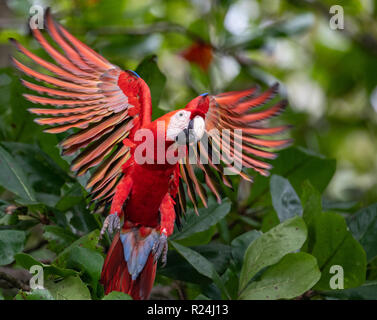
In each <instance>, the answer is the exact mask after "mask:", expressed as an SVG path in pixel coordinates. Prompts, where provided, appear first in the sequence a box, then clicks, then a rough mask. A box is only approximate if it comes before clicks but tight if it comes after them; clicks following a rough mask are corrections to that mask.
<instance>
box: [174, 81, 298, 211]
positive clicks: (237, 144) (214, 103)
mask: <svg viewBox="0 0 377 320" xmlns="http://www.w3.org/2000/svg"><path fill="white" fill-rule="evenodd" d="M277 89H278V85H277V84H276V85H274V86H272V87H271V88H269V89H268V90H267V91H265V92H263V93H261V94H260V93H259V88H258V87H253V88H251V89H248V90H244V91H233V92H227V93H222V94H219V95H216V96H208V95H202V96H199V97H197V98H195V99H194V100H192V101H191V102H190V103H189V104H188V105H187V106H186V109H188V110H200V111H201V112H203V113H205V115H206V116H205V134H204V136H203V138H202V139H201V141H199V142H198V144H197V145H194V146H193V145H190V146H189V153H188V154H189V155H190V156H188V155H187V156H186V157H185V158H184V159H183V160H182V162H181V163H180V171H181V178H182V179H181V180H183V182H184V184H185V185H186V191H187V195H188V197H189V198H190V200H191V201H192V203H193V205H194V208H195V210H197V206H198V198H199V199H200V200H201V201H202V203H203V204H204V206H207V195H206V192H205V188H204V187H203V185H202V184H201V182H200V180H199V179H198V178H197V176H196V175H195V171H194V169H195V168H197V169H199V170H197V171H202V175H203V176H204V181H205V184H206V185H207V186H208V188H209V190H211V192H212V193H213V194H214V195H215V196H216V198H217V200H218V202H220V201H221V198H220V191H219V186H220V181H222V182H223V183H224V184H225V185H226V186H228V187H230V188H232V184H231V181H230V180H229V179H228V177H227V175H226V174H225V169H226V168H227V169H228V170H230V171H233V172H235V171H234V170H237V169H236V168H235V167H234V163H235V162H238V163H239V164H241V165H242V168H252V169H254V170H255V171H256V172H258V173H260V174H262V175H264V176H267V175H268V174H269V169H271V167H272V166H271V165H270V164H269V163H266V162H264V161H263V159H274V158H276V156H277V155H276V153H274V152H273V151H272V150H273V149H279V148H283V147H285V146H287V145H288V144H290V143H291V140H290V139H280V140H272V139H271V138H270V137H271V136H273V135H275V134H279V133H282V132H283V131H285V130H286V129H287V128H289V126H278V127H269V126H268V125H267V123H266V121H265V120H267V119H269V118H271V117H273V116H276V115H278V114H280V113H281V112H282V111H283V110H284V108H285V107H286V105H287V101H286V100H282V101H279V102H277V103H276V104H273V105H272V106H270V107H267V108H263V105H265V104H266V103H267V102H268V101H270V100H272V99H273V98H274V97H275V95H276V92H277ZM216 129H217V130H216ZM224 129H225V130H228V132H229V134H222V132H223V130H224ZM237 130H242V133H241V134H240V133H239V132H237ZM203 160H204V161H203ZM219 160H221V161H219ZM236 173H238V174H239V175H240V176H241V177H242V178H243V179H246V180H248V181H252V179H251V177H249V176H248V175H247V173H246V172H244V171H236ZM181 182H182V181H181ZM184 190H185V188H184V186H183V184H182V183H181V186H180V189H179V192H178V199H177V200H178V201H176V210H177V212H179V213H180V212H184V211H185V203H184V197H185V192H184Z"/></svg>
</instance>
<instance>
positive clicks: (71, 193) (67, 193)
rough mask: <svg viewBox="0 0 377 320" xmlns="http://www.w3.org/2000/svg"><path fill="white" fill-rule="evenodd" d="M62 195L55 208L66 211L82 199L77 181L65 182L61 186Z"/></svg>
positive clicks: (80, 188)
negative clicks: (72, 182)
mask: <svg viewBox="0 0 377 320" xmlns="http://www.w3.org/2000/svg"><path fill="white" fill-rule="evenodd" d="M61 191H62V196H61V198H60V200H59V202H58V203H57V204H56V206H55V208H56V209H58V210H60V211H62V212H66V211H68V210H69V209H71V208H72V207H74V206H75V205H77V204H79V203H80V202H82V201H83V194H82V187H81V185H80V184H79V183H74V184H73V185H71V184H70V183H66V184H65V185H64V186H63V187H62V188H61Z"/></svg>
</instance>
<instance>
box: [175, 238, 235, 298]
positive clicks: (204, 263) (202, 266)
mask: <svg viewBox="0 0 377 320" xmlns="http://www.w3.org/2000/svg"><path fill="white" fill-rule="evenodd" d="M170 243H171V244H172V245H173V247H174V248H175V249H176V250H177V251H178V253H179V254H180V255H182V256H183V257H184V258H185V259H186V260H187V261H188V262H189V263H190V264H191V266H193V267H194V268H195V270H196V271H198V272H199V273H200V274H202V275H204V276H206V277H208V278H210V279H212V280H213V282H214V283H215V284H216V285H217V286H218V288H219V289H220V290H221V291H222V292H223V294H224V295H225V296H227V297H229V295H228V293H227V290H226V288H225V285H224V283H223V281H222V279H221V278H220V276H219V274H218V273H217V271H216V269H215V267H214V266H213V264H212V263H211V262H210V261H208V260H207V259H206V258H205V257H203V256H202V255H201V254H200V253H198V252H196V251H194V250H192V249H190V248H187V247H184V246H182V245H180V244H179V243H176V242H174V241H170Z"/></svg>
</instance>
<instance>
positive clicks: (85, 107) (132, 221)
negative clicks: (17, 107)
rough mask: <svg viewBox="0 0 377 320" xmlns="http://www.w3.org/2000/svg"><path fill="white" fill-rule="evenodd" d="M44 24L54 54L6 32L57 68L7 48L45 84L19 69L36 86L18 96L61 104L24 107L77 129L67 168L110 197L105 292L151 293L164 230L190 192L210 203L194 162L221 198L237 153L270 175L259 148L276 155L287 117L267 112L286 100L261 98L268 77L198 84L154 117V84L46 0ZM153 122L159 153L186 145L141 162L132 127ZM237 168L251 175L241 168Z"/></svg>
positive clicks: (67, 142)
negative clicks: (240, 86)
mask: <svg viewBox="0 0 377 320" xmlns="http://www.w3.org/2000/svg"><path fill="white" fill-rule="evenodd" d="M45 29H46V30H47V31H48V34H49V36H50V37H51V39H52V40H53V41H54V42H55V44H56V45H57V46H58V47H59V50H58V49H56V48H55V47H54V46H52V45H51V44H50V43H49V42H48V41H47V40H46V38H45V37H44V36H43V35H42V33H41V31H40V30H39V29H32V30H31V31H32V34H33V36H34V38H35V39H36V40H37V41H38V42H39V44H40V45H41V46H42V47H43V49H44V50H45V51H46V52H47V53H48V54H49V55H50V57H51V58H52V59H53V60H54V61H55V64H54V63H51V62H48V61H46V60H44V59H42V58H40V57H39V56H37V55H35V54H34V53H32V52H30V51H29V50H27V49H26V48H25V47H24V46H22V45H21V44H20V43H19V42H17V41H16V40H14V39H10V40H11V42H13V43H14V45H15V46H16V47H17V49H18V50H19V51H20V52H21V53H22V54H23V55H25V56H26V57H27V58H29V59H31V60H32V61H33V62H35V63H36V64H38V65H39V66H41V67H42V68H44V69H45V70H47V71H48V72H49V73H50V74H51V73H52V74H53V75H54V76H51V75H49V74H46V73H42V72H39V71H36V70H33V69H31V68H30V67H28V66H26V65H24V64H23V63H21V62H20V61H19V60H17V59H16V58H14V57H12V62H13V64H14V65H15V66H16V68H17V69H19V70H20V71H21V72H23V73H24V74H25V75H26V76H28V77H30V78H34V79H35V80H37V81H38V82H42V83H44V84H45V85H39V84H36V83H33V82H30V81H28V80H25V79H21V81H22V83H23V85H24V86H25V87H27V88H28V89H30V90H33V91H35V92H37V93H38V94H40V95H32V94H24V97H25V98H26V99H27V100H29V101H30V102H32V103H35V104H40V105H50V106H55V107H57V108H45V107H42V108H31V109H29V111H30V112H31V113H33V114H37V115H41V116H42V118H38V119H35V122H37V123H38V124H40V125H48V126H51V127H49V128H48V129H46V130H45V132H48V133H55V134H57V133H61V132H66V131H68V130H70V129H74V130H75V132H74V133H72V134H71V135H69V136H68V137H67V138H65V139H64V140H63V141H62V142H61V143H60V146H61V148H62V154H63V155H73V154H77V156H76V157H75V158H74V160H73V161H72V166H71V169H72V171H74V172H75V173H76V174H77V175H78V176H80V175H83V174H85V173H86V172H88V170H89V169H91V170H90V178H89V180H88V182H87V185H86V188H87V190H88V192H89V194H90V198H91V201H92V202H94V203H96V206H97V207H107V206H109V207H110V211H109V215H108V216H107V218H106V219H105V221H104V225H103V228H102V231H101V235H102V234H103V233H104V232H105V230H108V231H109V232H110V233H113V231H116V234H115V236H114V238H113V240H112V244H111V246H110V248H109V250H108V253H107V257H106V259H105V262H104V265H103V269H102V275H101V280H100V281H101V283H102V284H103V285H104V289H105V294H108V293H109V292H111V291H122V292H125V293H127V294H130V295H131V296H132V297H133V298H134V299H148V297H149V295H150V292H151V289H152V287H153V283H154V279H155V275H156V268H157V261H158V260H159V258H160V257H162V260H163V262H164V263H165V262H166V252H167V238H168V237H169V236H170V235H171V234H172V233H173V229H174V223H175V222H176V223H177V225H178V224H180V219H181V216H182V214H184V212H185V210H186V199H185V197H186V194H187V196H188V198H189V199H190V200H191V202H192V204H193V206H194V208H195V210H197V207H198V205H199V204H198V198H199V199H200V201H201V202H202V204H203V205H204V206H206V205H207V194H206V189H205V188H204V187H203V185H202V182H201V181H200V180H199V179H198V178H197V177H196V173H195V171H194V168H195V169H197V171H202V174H203V176H204V182H205V184H206V185H207V190H209V191H211V192H212V193H213V194H214V196H215V197H216V198H217V201H218V202H220V201H221V197H220V191H219V183H218V182H219V180H222V182H223V183H224V184H225V185H226V186H228V187H232V185H231V181H230V180H229V178H228V177H227V175H226V174H224V171H225V169H231V168H232V166H231V163H230V162H229V161H228V160H229V159H235V160H238V161H240V163H241V164H242V168H252V169H254V170H255V171H257V172H259V173H260V174H262V175H268V170H269V169H270V168H271V165H270V164H268V163H266V162H263V161H262V160H261V158H266V159H274V158H275V157H276V153H274V152H272V150H271V148H273V149H276V148H282V147H285V146H287V145H288V144H289V143H290V140H289V139H280V140H271V139H269V138H268V136H271V135H275V134H279V133H281V132H283V131H285V130H286V129H287V128H288V126H285V125H284V126H276V127H268V126H266V121H263V120H266V119H268V118H270V117H273V116H276V115H278V114H279V113H280V112H281V111H282V110H283V109H284V108H285V106H286V105H287V102H286V101H285V100H282V101H279V102H277V103H276V104H274V105H273V106H272V107H268V108H262V109H261V108H258V107H260V106H262V105H263V104H264V103H266V102H267V101H269V100H270V99H272V98H274V96H275V95H276V93H277V89H278V88H277V85H274V86H272V87H271V88H269V89H268V90H267V91H265V92H263V93H260V92H259V89H258V87H257V86H255V87H252V88H250V89H247V90H243V91H233V92H227V93H221V94H217V95H209V94H202V95H200V96H198V97H197V98H195V99H193V100H192V101H190V102H189V103H188V104H187V105H186V107H184V108H181V109H178V110H174V111H172V112H169V113H167V114H165V115H164V116H162V117H160V118H159V119H156V120H155V121H152V119H151V116H152V103H151V93H150V89H149V87H148V85H147V84H146V83H145V82H144V80H143V79H142V78H141V77H140V76H139V75H138V74H136V73H135V72H134V71H131V70H125V71H124V70H121V69H120V68H119V67H117V66H115V65H113V64H111V63H110V62H109V61H107V60H106V59H105V58H103V57H102V56H101V55H99V54H98V53H97V52H95V51H94V50H92V49H91V48H89V47H88V46H86V45H85V44H84V43H82V42H81V41H80V40H78V39H76V38H75V37H74V36H72V35H71V34H70V33H69V32H68V31H67V30H66V29H65V28H64V27H63V26H61V25H60V24H58V23H56V22H55V21H54V20H53V18H52V16H51V14H50V11H49V9H47V10H46V14H45ZM46 84H47V85H46ZM255 109H256V110H255ZM158 123H163V124H164V126H162V127H164V129H163V130H164V131H163V132H162V139H163V140H164V145H163V147H162V148H163V153H164V154H166V153H167V151H168V148H170V147H172V146H181V147H182V146H183V147H184V148H185V149H184V150H185V152H184V154H183V157H182V156H181V157H178V159H177V160H176V161H175V162H174V161H173V162H172V163H170V162H169V163H166V162H165V163H162V164H161V163H157V162H156V161H148V162H146V163H139V162H138V161H137V159H136V158H135V154H136V152H137V148H138V146H140V145H141V144H142V143H144V141H143V140H142V139H141V140H140V139H136V136H137V135H138V132H139V131H140V130H141V129H147V130H149V132H151V133H152V137H153V139H154V140H157V139H158V135H159V134H158V133H159V132H158V131H159V129H158V128H159V125H158ZM212 129H218V130H220V131H221V130H225V129H228V130H233V131H232V133H231V134H230V135H228V136H227V137H228V138H224V137H222V136H220V135H217V134H212V133H211V132H212ZM235 129H238V131H237V130H235ZM240 130H242V131H241V132H242V134H240V133H239V132H240ZM160 133H161V132H160ZM182 135H183V136H185V137H186V138H187V139H186V140H184V142H183V143H179V142H178V140H179V139H178V137H179V136H182ZM160 136H161V134H160ZM203 138H206V139H207V141H208V143H207V144H205V143H203ZM225 140H228V141H225ZM237 141H238V142H237ZM227 142H228V143H227ZM229 143H230V144H229ZM232 143H233V146H232ZM151 146H152V148H153V152H152V153H151V154H152V156H150V157H152V160H156V156H157V152H156V149H157V147H156V144H153V143H152V144H151ZM193 147H197V148H196V150H199V151H200V154H201V156H200V157H199V156H198V154H197V153H195V152H194V157H193V159H194V160H192V159H191V160H190V161H189V156H188V153H189V150H191V149H193ZM160 149H161V148H160ZM160 151H161V150H160ZM220 153H221V154H222V161H221V162H220V163H216V161H214V160H213V157H214V155H215V156H219V154H220ZM174 154H176V153H174ZM202 158H204V159H206V160H207V161H201V159H202ZM227 159H228V160H227ZM149 160H151V159H149ZM238 174H239V175H240V176H241V177H242V178H243V179H246V180H249V181H251V178H250V177H249V176H248V175H247V174H246V173H245V172H244V171H242V170H241V171H239V172H238Z"/></svg>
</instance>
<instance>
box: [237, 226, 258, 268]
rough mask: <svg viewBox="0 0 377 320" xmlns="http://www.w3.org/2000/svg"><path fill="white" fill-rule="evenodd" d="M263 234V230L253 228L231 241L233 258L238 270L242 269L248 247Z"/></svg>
mask: <svg viewBox="0 0 377 320" xmlns="http://www.w3.org/2000/svg"><path fill="white" fill-rule="evenodd" d="M261 235H262V232H260V231H257V230H251V231H248V232H245V233H243V234H241V235H240V236H238V237H237V238H235V239H233V241H232V242H231V246H232V258H233V260H234V263H235V264H236V268H237V269H238V270H241V268H242V263H243V258H244V256H245V251H246V249H247V248H248V247H249V246H250V244H251V243H252V242H253V241H254V240H256V239H257V238H259V237H260V236H261Z"/></svg>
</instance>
